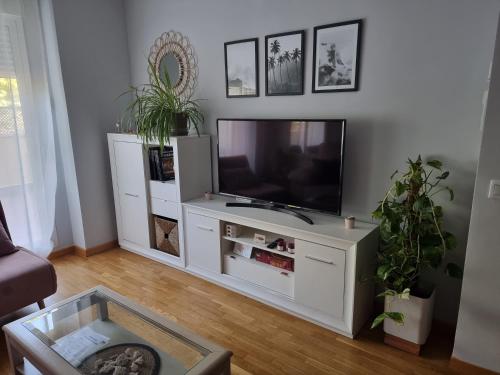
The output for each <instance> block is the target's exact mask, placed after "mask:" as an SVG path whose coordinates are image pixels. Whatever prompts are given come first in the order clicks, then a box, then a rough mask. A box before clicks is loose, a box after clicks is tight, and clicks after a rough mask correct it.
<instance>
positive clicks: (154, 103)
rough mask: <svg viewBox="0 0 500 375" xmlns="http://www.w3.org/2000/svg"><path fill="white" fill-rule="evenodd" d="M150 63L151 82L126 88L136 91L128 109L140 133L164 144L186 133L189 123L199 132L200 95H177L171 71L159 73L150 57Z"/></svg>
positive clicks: (144, 139)
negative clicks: (195, 97) (173, 137)
mask: <svg viewBox="0 0 500 375" xmlns="http://www.w3.org/2000/svg"><path fill="white" fill-rule="evenodd" d="M148 64H149V71H150V81H151V82H150V83H147V84H144V85H142V86H140V87H132V88H131V89H130V90H129V91H127V93H131V94H132V95H133V100H132V102H131V103H130V104H129V106H128V107H127V112H128V113H129V117H130V119H131V121H133V122H135V124H136V126H137V135H138V136H140V137H141V138H142V139H143V141H144V143H146V144H149V143H151V142H155V141H157V142H158V143H159V144H160V147H161V148H163V146H164V145H165V144H168V143H170V136H180V135H187V134H188V128H189V124H191V125H193V126H194V128H195V129H196V132H197V134H198V135H199V134H200V133H199V129H198V126H199V125H201V124H202V123H203V119H204V118H203V113H202V111H201V108H200V106H199V103H198V102H199V100H200V99H192V97H191V96H187V97H186V96H180V95H177V94H176V92H175V90H174V87H173V86H172V84H171V82H170V77H169V76H168V73H167V72H166V71H165V73H164V74H163V75H162V76H161V77H160V72H159V69H156V68H155V66H154V64H153V63H152V62H151V61H148Z"/></svg>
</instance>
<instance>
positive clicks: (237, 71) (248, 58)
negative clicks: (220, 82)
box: [224, 38, 259, 98]
mask: <svg viewBox="0 0 500 375" xmlns="http://www.w3.org/2000/svg"><path fill="white" fill-rule="evenodd" d="M258 44H259V40H258V38H253V39H243V40H236V41H234V42H227V43H224V57H225V63H226V97H228V98H245V97H254V96H259V64H258V59H259V57H258V55H259V45H258Z"/></svg>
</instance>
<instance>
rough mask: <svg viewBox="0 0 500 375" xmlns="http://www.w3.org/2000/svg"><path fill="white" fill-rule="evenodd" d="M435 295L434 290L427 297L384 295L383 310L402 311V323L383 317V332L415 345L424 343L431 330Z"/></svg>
mask: <svg viewBox="0 0 500 375" xmlns="http://www.w3.org/2000/svg"><path fill="white" fill-rule="evenodd" d="M435 296H436V291H435V290H434V291H433V292H432V294H431V296H430V297H429V298H419V297H414V296H410V299H401V298H398V297H392V296H386V297H385V311H393V312H401V313H403V315H404V324H402V325H400V324H398V323H396V322H394V321H393V320H392V319H385V320H384V332H385V333H388V334H389V335H392V336H396V337H399V338H401V339H403V340H406V341H410V342H412V343H414V344H417V345H423V344H425V342H426V340H427V337H429V333H430V331H431V326H432V317H433V313H434V299H435Z"/></svg>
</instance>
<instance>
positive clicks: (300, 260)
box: [295, 240, 345, 318]
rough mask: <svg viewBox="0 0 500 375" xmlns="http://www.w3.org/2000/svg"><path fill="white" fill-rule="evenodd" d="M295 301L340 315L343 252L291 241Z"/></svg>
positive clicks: (341, 309)
mask: <svg viewBox="0 0 500 375" xmlns="http://www.w3.org/2000/svg"><path fill="white" fill-rule="evenodd" d="M295 249H296V250H295V301H296V302H298V303H301V304H303V305H305V306H308V307H311V308H313V309H316V310H319V311H321V312H323V313H325V314H328V315H331V316H334V317H336V318H342V316H343V311H344V271H345V251H343V250H338V249H335V248H333V247H328V246H323V245H318V244H315V243H312V242H307V241H302V240H296V241H295Z"/></svg>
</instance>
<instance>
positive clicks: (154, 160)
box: [149, 147, 175, 181]
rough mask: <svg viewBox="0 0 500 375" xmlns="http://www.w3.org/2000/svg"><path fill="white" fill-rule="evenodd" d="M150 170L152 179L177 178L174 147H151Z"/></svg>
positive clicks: (166, 179)
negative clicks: (161, 148) (161, 149)
mask: <svg viewBox="0 0 500 375" xmlns="http://www.w3.org/2000/svg"><path fill="white" fill-rule="evenodd" d="M149 171H150V175H151V179H152V180H155V181H169V180H173V179H175V171H174V150H173V148H172V147H164V148H163V151H160V147H151V148H150V149H149Z"/></svg>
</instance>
